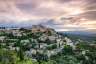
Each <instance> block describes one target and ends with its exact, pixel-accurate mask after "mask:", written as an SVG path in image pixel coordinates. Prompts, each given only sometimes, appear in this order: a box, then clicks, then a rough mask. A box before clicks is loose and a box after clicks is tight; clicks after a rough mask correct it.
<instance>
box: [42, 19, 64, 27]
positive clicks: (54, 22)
mask: <svg viewBox="0 0 96 64" xmlns="http://www.w3.org/2000/svg"><path fill="white" fill-rule="evenodd" d="M41 24H43V25H47V26H48V25H51V26H52V25H62V23H57V22H56V20H55V19H49V20H46V21H45V22H41Z"/></svg>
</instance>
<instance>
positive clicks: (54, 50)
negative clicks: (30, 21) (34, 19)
mask: <svg viewBox="0 0 96 64" xmlns="http://www.w3.org/2000/svg"><path fill="white" fill-rule="evenodd" d="M83 42H84V41H83V40H81V39H72V38H71V37H70V36H69V35H65V34H62V33H58V32H56V31H55V30H54V29H52V28H47V27H45V26H43V25H41V24H39V25H33V26H32V27H0V53H1V54H0V63H1V64H8V63H9V64H24V63H25V64H86V63H88V62H89V63H91V64H93V63H96V62H95V61H94V62H93V60H96V52H95V50H96V47H95V46H91V45H89V44H88V43H83ZM85 44H86V45H85ZM93 48H94V49H93ZM88 54H89V55H88ZM22 61H24V62H22Z"/></svg>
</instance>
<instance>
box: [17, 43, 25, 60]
mask: <svg viewBox="0 0 96 64" xmlns="http://www.w3.org/2000/svg"><path fill="white" fill-rule="evenodd" d="M18 56H19V57H20V61H22V60H24V54H23V50H22V44H21V42H20V46H19V51H18Z"/></svg>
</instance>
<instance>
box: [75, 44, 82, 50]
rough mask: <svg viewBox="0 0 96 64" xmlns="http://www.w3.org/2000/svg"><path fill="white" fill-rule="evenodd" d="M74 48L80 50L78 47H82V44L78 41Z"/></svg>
mask: <svg viewBox="0 0 96 64" xmlns="http://www.w3.org/2000/svg"><path fill="white" fill-rule="evenodd" d="M76 48H77V49H78V50H79V51H80V49H81V48H82V45H81V43H80V42H79V43H77V46H76Z"/></svg>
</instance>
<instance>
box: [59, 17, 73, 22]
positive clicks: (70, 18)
mask: <svg viewBox="0 0 96 64" xmlns="http://www.w3.org/2000/svg"><path fill="white" fill-rule="evenodd" d="M72 19H73V17H69V18H66V17H61V18H60V20H61V21H64V20H72Z"/></svg>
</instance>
